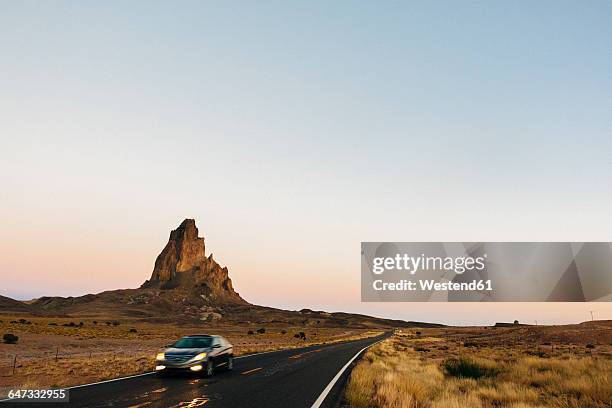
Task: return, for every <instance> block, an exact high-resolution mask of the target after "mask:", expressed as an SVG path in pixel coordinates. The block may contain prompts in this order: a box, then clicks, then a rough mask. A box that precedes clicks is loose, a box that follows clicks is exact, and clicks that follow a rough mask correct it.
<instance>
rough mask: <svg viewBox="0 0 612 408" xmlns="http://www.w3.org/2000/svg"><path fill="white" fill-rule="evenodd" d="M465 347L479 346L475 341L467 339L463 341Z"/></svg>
mask: <svg viewBox="0 0 612 408" xmlns="http://www.w3.org/2000/svg"><path fill="white" fill-rule="evenodd" d="M463 347H478V343H476V342H474V341H466V342H465V343H463Z"/></svg>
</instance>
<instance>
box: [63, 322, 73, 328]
mask: <svg viewBox="0 0 612 408" xmlns="http://www.w3.org/2000/svg"><path fill="white" fill-rule="evenodd" d="M62 326H66V327H75V326H76V324H74V322H70V323H64V324H62Z"/></svg>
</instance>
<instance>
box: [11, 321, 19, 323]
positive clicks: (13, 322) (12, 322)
mask: <svg viewBox="0 0 612 408" xmlns="http://www.w3.org/2000/svg"><path fill="white" fill-rule="evenodd" d="M11 323H19V322H18V321H17V320H11Z"/></svg>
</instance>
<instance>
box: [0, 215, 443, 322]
mask: <svg viewBox="0 0 612 408" xmlns="http://www.w3.org/2000/svg"><path fill="white" fill-rule="evenodd" d="M28 303H29V304H26V303H25V302H19V301H16V300H13V299H10V298H7V297H0V313H32V314H40V315H73V316H79V317H99V318H106V319H109V318H116V319H136V320H146V321H152V322H155V321H157V322H181V321H194V320H198V321H204V322H208V323H216V324H231V325H240V324H251V323H262V324H263V323H266V324H268V325H279V326H284V325H290V326H299V325H301V326H318V327H347V328H393V327H440V326H442V325H438V324H433V323H422V322H407V321H403V320H391V319H382V318H376V317H371V316H366V315H360V314H351V313H328V312H323V311H313V310H310V309H303V310H301V311H289V310H281V309H275V308H271V307H265V306H257V305H252V304H249V303H248V302H247V301H245V300H244V299H243V298H242V297H241V296H240V295H239V294H238V293H237V292H236V291H235V290H234V288H233V285H232V281H231V279H230V277H229V272H228V269H227V268H226V267H221V266H220V265H219V264H218V263H217V262H216V261H215V260H213V257H212V254H211V255H209V256H208V257H207V256H206V254H205V244H204V238H201V237H199V236H198V229H197V227H196V224H195V221H194V220H192V219H186V220H184V221H183V222H182V223H181V224H180V226H179V227H178V228H177V229H175V230H173V231H172V232H171V233H170V238H169V240H168V243H167V244H166V246H165V247H164V249H163V250H162V252H161V253H160V254H159V256H158V257H157V259H156V261H155V267H154V269H153V273H152V275H151V278H150V279H149V280H147V281H146V282H145V283H143V285H142V286H141V287H140V288H138V289H119V290H111V291H106V292H102V293H98V294H88V295H84V296H78V297H48V296H45V297H41V298H39V299H35V300H34V301H31V302H28Z"/></svg>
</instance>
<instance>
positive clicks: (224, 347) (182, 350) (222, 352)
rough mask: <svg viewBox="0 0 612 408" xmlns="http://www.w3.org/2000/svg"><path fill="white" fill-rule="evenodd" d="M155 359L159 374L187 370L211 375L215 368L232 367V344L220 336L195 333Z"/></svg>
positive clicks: (171, 346) (228, 368)
mask: <svg viewBox="0 0 612 408" xmlns="http://www.w3.org/2000/svg"><path fill="white" fill-rule="evenodd" d="M155 360H156V365H155V371H156V372H157V373H158V374H160V375H163V374H166V373H169V372H174V371H186V370H189V371H192V372H195V373H204V374H205V375H206V376H211V375H213V374H214V372H215V369H216V368H225V369H227V370H231V369H233V368H234V346H232V344H231V343H230V342H229V341H227V339H225V338H224V337H222V336H211V335H208V334H196V335H193V336H185V337H183V338H181V339H180V340H178V341H177V342H176V343H174V344H172V345H170V346H169V347H168V348H167V349H166V350H165V351H164V352H163V353H159V354H158V355H157V357H156V358H155Z"/></svg>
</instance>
